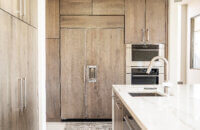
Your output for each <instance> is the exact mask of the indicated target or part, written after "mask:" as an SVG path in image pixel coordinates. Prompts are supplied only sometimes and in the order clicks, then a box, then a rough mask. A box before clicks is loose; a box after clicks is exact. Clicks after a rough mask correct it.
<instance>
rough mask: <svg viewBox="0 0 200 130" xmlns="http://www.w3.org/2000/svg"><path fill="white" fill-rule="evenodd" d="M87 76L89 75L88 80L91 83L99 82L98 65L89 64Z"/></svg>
mask: <svg viewBox="0 0 200 130" xmlns="http://www.w3.org/2000/svg"><path fill="white" fill-rule="evenodd" d="M87 77H88V82H90V83H95V82H97V66H95V65H89V66H87Z"/></svg>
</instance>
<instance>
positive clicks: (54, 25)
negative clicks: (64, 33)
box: [46, 0, 60, 38]
mask: <svg viewBox="0 0 200 130" xmlns="http://www.w3.org/2000/svg"><path fill="white" fill-rule="evenodd" d="M59 18H60V17H59V0H47V2H46V38H59V37H60V36H59V35H60V34H59V29H60V28H59Z"/></svg>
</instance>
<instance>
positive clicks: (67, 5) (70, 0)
mask: <svg viewBox="0 0 200 130" xmlns="http://www.w3.org/2000/svg"><path fill="white" fill-rule="evenodd" d="M60 14H61V15H91V14H92V0H60Z"/></svg>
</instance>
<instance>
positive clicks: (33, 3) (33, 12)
mask: <svg viewBox="0 0 200 130" xmlns="http://www.w3.org/2000/svg"><path fill="white" fill-rule="evenodd" d="M51 1H52V0H51ZM37 5H38V0H30V5H29V6H30V24H31V25H32V26H34V27H36V28H37V27H38V15H37V14H38V6H37ZM46 5H47V4H46ZM48 11H49V10H48ZM48 20H49V19H48ZM58 23H59V22H58Z"/></svg>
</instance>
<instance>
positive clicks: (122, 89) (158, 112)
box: [113, 85, 200, 130]
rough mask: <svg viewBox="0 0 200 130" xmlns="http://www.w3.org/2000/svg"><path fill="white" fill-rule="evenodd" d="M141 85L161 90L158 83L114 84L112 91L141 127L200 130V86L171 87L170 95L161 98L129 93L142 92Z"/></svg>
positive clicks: (154, 129) (160, 91)
mask: <svg viewBox="0 0 200 130" xmlns="http://www.w3.org/2000/svg"><path fill="white" fill-rule="evenodd" d="M143 87H157V88H158V90H151V91H152V92H155V91H158V92H159V93H162V92H163V87H162V86H161V85H133V86H131V85H113V91H114V92H115V93H116V94H117V96H119V98H120V99H121V100H122V102H123V104H124V105H125V106H126V107H127V109H128V110H129V112H130V113H131V114H132V116H133V117H134V118H135V119H136V121H137V122H138V124H139V125H140V126H141V127H142V128H143V129H148V130H200V85H175V86H171V90H170V95H171V96H164V97H131V96H130V95H129V94H128V93H130V92H143V91H144V90H143V89H142V88H143ZM145 91H146V90H145Z"/></svg>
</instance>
